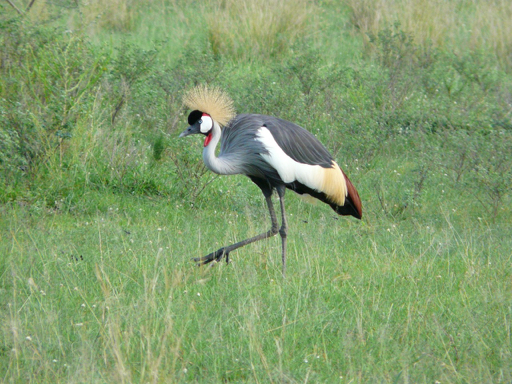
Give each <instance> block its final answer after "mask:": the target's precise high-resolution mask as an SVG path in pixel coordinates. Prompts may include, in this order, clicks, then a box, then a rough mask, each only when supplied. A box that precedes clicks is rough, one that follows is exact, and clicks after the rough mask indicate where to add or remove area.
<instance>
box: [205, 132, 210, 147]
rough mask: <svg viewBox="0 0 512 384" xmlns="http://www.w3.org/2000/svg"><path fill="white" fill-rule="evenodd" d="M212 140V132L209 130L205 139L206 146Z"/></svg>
mask: <svg viewBox="0 0 512 384" xmlns="http://www.w3.org/2000/svg"><path fill="white" fill-rule="evenodd" d="M211 140H212V133H211V132H209V133H208V135H207V136H206V139H204V146H205V147H206V146H207V145H208V144H210V141H211Z"/></svg>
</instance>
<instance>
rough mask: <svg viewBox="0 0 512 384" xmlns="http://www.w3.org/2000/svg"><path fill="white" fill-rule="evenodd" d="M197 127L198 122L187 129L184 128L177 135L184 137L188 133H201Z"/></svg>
mask: <svg viewBox="0 0 512 384" xmlns="http://www.w3.org/2000/svg"><path fill="white" fill-rule="evenodd" d="M199 128H200V125H199V124H194V125H191V126H190V127H188V128H187V129H185V130H184V131H183V132H181V134H180V136H179V137H185V136H188V135H194V134H196V133H201V131H200V130H199Z"/></svg>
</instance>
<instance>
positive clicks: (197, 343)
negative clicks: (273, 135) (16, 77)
mask: <svg viewBox="0 0 512 384" xmlns="http://www.w3.org/2000/svg"><path fill="white" fill-rule="evenodd" d="M227 187H228V188H231V187H234V185H233V184H230V183H229V182H228V185H227ZM249 187H250V186H248V187H243V186H242V187H240V188H241V189H242V190H245V189H247V188H249ZM252 189H254V188H249V189H248V190H247V193H249V194H251V196H250V197H251V199H252V198H253V197H255V200H256V199H257V194H256V196H252V195H253V192H254V191H253V190H252ZM363 196H364V194H363ZM89 199H90V204H94V206H97V211H96V212H95V213H90V214H81V215H71V214H59V213H55V212H46V211H40V212H37V211H35V210H34V209H30V208H27V207H16V206H5V207H3V208H2V217H3V220H2V233H3V235H2V239H1V240H2V241H1V244H2V250H1V251H2V253H3V254H4V255H6V257H4V259H3V262H2V272H1V273H2V274H1V276H2V280H3V282H4V283H3V284H2V290H1V297H2V306H3V307H4V308H5V311H3V312H2V340H3V341H2V346H1V351H2V352H1V355H0V356H1V360H0V361H1V364H2V372H4V373H3V380H4V381H6V382H10V381H14V382H29V381H36V382H55V381H66V382H97V381H99V382H104V381H106V382H112V381H117V382H123V381H124V382H132V381H133V382H146V381H155V382H169V381H194V382H212V383H213V382H221V381H232V382H272V381H285V382H303V381H311V382H340V381H341V382H345V381H346V382H350V381H358V382H367V381H385V382H408V381H409V382H432V381H435V380H438V381H440V382H446V381H447V382H475V381H477V382H493V381H505V382H506V381H509V380H510V379H511V370H510V366H511V364H510V363H511V356H510V351H511V340H510V327H511V310H512V307H511V305H510V303H511V299H512V291H511V285H510V282H511V277H512V276H511V274H512V268H511V267H510V265H511V263H510V262H511V260H510V252H509V251H508V250H509V249H510V247H511V246H512V244H511V241H510V236H505V234H506V233H507V232H509V231H510V227H508V228H507V227H504V228H500V227H499V226H498V227H490V226H489V225H486V224H485V223H483V222H482V221H479V220H473V221H472V222H464V223H463V224H459V225H457V224H455V222H456V221H457V219H458V218H457V215H456V214H454V213H453V212H452V210H442V211H441V212H440V214H439V216H440V217H439V219H438V220H435V221H433V222H418V221H417V220H413V219H411V220H406V221H402V222H400V221H393V220H375V217H372V215H371V214H370V217H369V218H368V220H367V221H365V222H363V223H362V224H359V223H357V222H355V221H354V220H335V217H334V215H333V214H332V213H331V212H330V210H329V209H327V208H323V207H314V206H310V205H306V204H305V203H302V202H301V201H300V200H298V199H297V198H295V197H293V196H289V197H288V199H287V200H288V201H289V203H288V207H289V224H290V229H291V230H290V237H289V260H288V273H287V277H286V279H283V277H282V276H281V265H280V255H279V249H280V244H279V240H278V238H274V239H271V240H269V241H263V242H260V243H257V244H255V245H250V246H247V247H245V248H242V249H241V250H239V251H238V252H236V253H235V254H233V255H232V260H233V262H232V263H231V264H229V265H225V264H224V263H221V264H218V265H216V266H215V267H214V268H202V269H199V268H196V267H194V265H193V263H192V262H191V261H190V257H192V256H198V255H202V254H205V253H207V252H209V251H211V250H214V249H216V247H219V246H221V245H223V244H226V243H229V242H233V241H236V240H239V239H241V238H244V237H245V236H249V235H253V234H255V233H258V232H260V231H263V230H265V229H267V226H268V225H267V223H266V221H267V220H268V218H267V217H265V215H264V212H265V209H264V206H263V205H264V204H263V201H262V200H263V199H261V198H259V201H258V202H257V203H256V204H253V206H254V207H253V209H249V208H245V207H244V208H243V209H244V211H245V212H237V211H235V210H229V209H227V205H228V204H220V205H221V207H219V209H220V208H222V209H223V211H222V212H221V211H219V210H216V209H213V208H212V207H208V205H205V206H201V207H198V208H197V209H191V208H187V207H184V206H178V207H176V206H175V205H174V204H170V203H169V202H167V201H162V200H158V199H157V200H156V201H155V200H153V199H147V198H133V197H132V198H130V197H119V196H108V195H106V196H105V195H93V196H90V197H89ZM233 199H235V197H233ZM372 222H373V223H372ZM341 378H343V379H341Z"/></svg>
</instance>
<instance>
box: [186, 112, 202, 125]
mask: <svg viewBox="0 0 512 384" xmlns="http://www.w3.org/2000/svg"><path fill="white" fill-rule="evenodd" d="M202 116H203V112H201V111H198V110H197V109H196V110H195V111H192V112H190V115H188V124H189V125H193V124H195V123H196V122H197V120H199V119H200V118H201V117H202Z"/></svg>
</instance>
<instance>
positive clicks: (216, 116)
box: [180, 85, 235, 146]
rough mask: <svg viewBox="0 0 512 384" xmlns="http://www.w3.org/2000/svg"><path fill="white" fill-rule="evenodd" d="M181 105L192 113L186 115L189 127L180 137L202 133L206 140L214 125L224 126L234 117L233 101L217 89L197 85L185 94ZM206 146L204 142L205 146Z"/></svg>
mask: <svg viewBox="0 0 512 384" xmlns="http://www.w3.org/2000/svg"><path fill="white" fill-rule="evenodd" d="M183 103H184V104H185V105H186V106H187V107H188V108H190V109H191V110H192V112H190V114H189V115H188V123H189V125H190V126H189V127H188V128H187V129H186V130H185V131H183V132H182V133H181V135H180V137H185V136H188V135H193V134H195V133H202V134H203V135H206V137H207V140H208V137H209V134H210V132H211V130H212V129H213V127H214V126H215V123H217V124H218V125H219V126H224V125H226V124H227V123H228V122H229V121H230V120H231V119H232V118H233V117H234V116H235V108H234V107H233V101H232V100H231V99H230V97H229V96H228V95H227V94H226V93H224V92H223V91H221V90H220V89H219V88H214V87H208V86H207V85H198V86H197V87H195V88H192V89H191V90H190V91H189V92H188V93H187V94H185V97H184V98H183ZM207 144H208V143H207V142H206V141H205V146H206V145H207Z"/></svg>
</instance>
